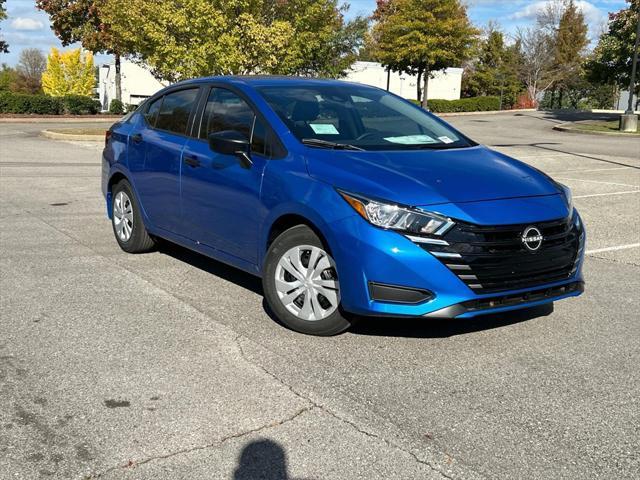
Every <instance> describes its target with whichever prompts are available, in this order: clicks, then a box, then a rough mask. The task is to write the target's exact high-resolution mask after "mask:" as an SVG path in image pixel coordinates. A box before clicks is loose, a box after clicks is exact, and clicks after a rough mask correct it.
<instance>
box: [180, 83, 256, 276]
mask: <svg viewBox="0 0 640 480" xmlns="http://www.w3.org/2000/svg"><path fill="white" fill-rule="evenodd" d="M229 130H234V131H237V132H240V133H241V134H243V135H244V136H245V137H246V138H247V139H250V140H251V143H252V145H251V147H252V148H251V150H252V151H251V160H252V162H253V164H252V165H251V166H249V167H247V166H243V165H242V164H241V163H240V162H239V161H238V157H237V156H235V155H227V154H221V153H216V152H213V151H212V150H210V148H209V143H208V140H207V139H208V136H209V134H211V133H217V132H222V131H229ZM264 132H265V129H264V125H262V124H261V122H260V121H257V117H256V115H255V113H254V111H253V109H252V108H251V106H250V105H249V104H248V103H247V102H245V100H244V99H242V98H241V97H240V96H239V95H237V94H236V93H234V92H232V91H231V90H227V89H225V88H219V87H213V88H211V90H210V92H209V95H208V98H207V102H206V105H205V107H204V111H203V114H202V119H201V123H200V125H199V127H198V126H197V125H196V128H195V129H194V136H195V137H196V138H191V139H189V140H188V141H187V143H186V145H185V147H184V150H183V154H182V157H183V162H182V174H181V191H182V193H181V202H182V217H183V223H184V227H185V230H186V232H187V234H188V236H189V237H190V238H191V239H193V240H195V241H197V242H200V243H202V244H205V245H207V246H209V247H213V248H215V249H217V250H221V251H223V252H225V253H227V254H230V255H233V256H235V257H237V258H240V259H242V260H245V261H247V262H250V263H253V264H255V263H257V257H258V255H257V254H258V248H257V245H258V244H257V240H258V226H259V225H260V224H261V216H262V215H263V214H264V209H263V208H262V206H261V202H260V186H261V179H262V173H263V171H264V168H265V166H266V162H267V158H266V156H265V145H264V135H265V133H264Z"/></svg>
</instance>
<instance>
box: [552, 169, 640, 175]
mask: <svg viewBox="0 0 640 480" xmlns="http://www.w3.org/2000/svg"><path fill="white" fill-rule="evenodd" d="M632 168H633V167H611V168H590V169H587V170H582V169H579V168H576V169H573V170H562V171H558V172H547V173H548V174H549V175H562V174H563V173H569V172H577V173H581V172H610V171H612V170H629V169H632Z"/></svg>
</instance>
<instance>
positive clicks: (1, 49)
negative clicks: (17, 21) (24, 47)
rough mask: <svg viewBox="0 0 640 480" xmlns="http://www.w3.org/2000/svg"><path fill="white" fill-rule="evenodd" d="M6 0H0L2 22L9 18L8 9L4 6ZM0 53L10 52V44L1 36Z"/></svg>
mask: <svg viewBox="0 0 640 480" xmlns="http://www.w3.org/2000/svg"><path fill="white" fill-rule="evenodd" d="M4 3H5V0H0V22H1V21H2V20H4V19H6V18H7V9H6V7H5V6H4ZM0 53H9V45H8V44H7V42H5V41H4V40H2V38H0Z"/></svg>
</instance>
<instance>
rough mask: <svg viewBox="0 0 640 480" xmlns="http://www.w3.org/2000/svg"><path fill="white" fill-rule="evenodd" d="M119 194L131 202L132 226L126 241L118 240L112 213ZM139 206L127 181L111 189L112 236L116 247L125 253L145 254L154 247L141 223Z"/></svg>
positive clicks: (114, 218) (121, 181)
mask: <svg viewBox="0 0 640 480" xmlns="http://www.w3.org/2000/svg"><path fill="white" fill-rule="evenodd" d="M119 192H124V193H125V194H126V196H127V197H128V198H129V200H130V202H131V209H132V214H133V226H132V228H131V236H130V237H129V238H128V239H127V240H124V239H122V238H120V236H119V235H118V232H117V228H116V215H115V213H114V212H115V208H116V205H115V203H116V197H117V196H118V193H119ZM139 205H140V204H139V203H138V199H137V198H136V196H135V195H134V193H133V189H132V188H131V184H130V183H129V182H128V181H127V180H120V181H119V182H118V183H117V184H116V185H115V186H114V187H113V190H112V195H111V208H112V215H111V226H112V227H113V235H114V236H115V237H116V241H117V242H118V245H120V248H121V249H122V250H124V251H125V252H127V253H146V252H149V251H151V250H153V249H154V247H155V242H154V240H153V238H151V236H150V235H149V233H148V232H147V229H146V228H145V226H144V222H143V221H142V215H141V213H140V206H139Z"/></svg>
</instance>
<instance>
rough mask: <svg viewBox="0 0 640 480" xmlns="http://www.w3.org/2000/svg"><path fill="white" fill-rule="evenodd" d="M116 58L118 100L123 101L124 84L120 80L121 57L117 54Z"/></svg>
mask: <svg viewBox="0 0 640 480" xmlns="http://www.w3.org/2000/svg"><path fill="white" fill-rule="evenodd" d="M115 57H116V100H120V101H122V82H121V78H120V55H119V54H117V53H116V54H115Z"/></svg>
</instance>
